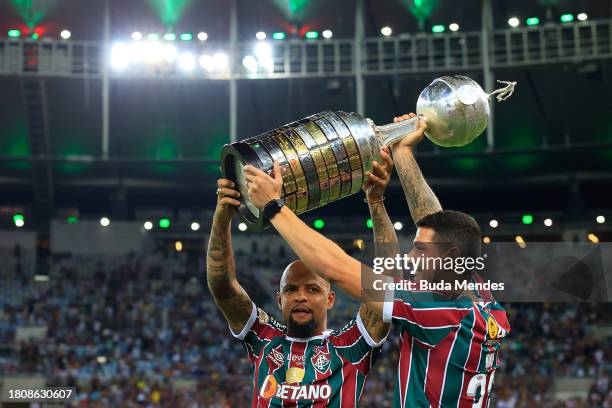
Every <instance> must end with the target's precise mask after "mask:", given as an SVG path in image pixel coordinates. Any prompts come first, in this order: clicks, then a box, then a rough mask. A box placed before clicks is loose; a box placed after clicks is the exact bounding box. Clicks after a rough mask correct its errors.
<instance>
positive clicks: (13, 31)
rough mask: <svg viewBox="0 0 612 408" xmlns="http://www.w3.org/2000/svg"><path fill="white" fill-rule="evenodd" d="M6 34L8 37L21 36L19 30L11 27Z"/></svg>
mask: <svg viewBox="0 0 612 408" xmlns="http://www.w3.org/2000/svg"><path fill="white" fill-rule="evenodd" d="M8 36H9V38H19V37H21V31H20V30H17V29H14V28H13V29H11V30H8Z"/></svg>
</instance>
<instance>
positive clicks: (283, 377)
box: [232, 304, 385, 408]
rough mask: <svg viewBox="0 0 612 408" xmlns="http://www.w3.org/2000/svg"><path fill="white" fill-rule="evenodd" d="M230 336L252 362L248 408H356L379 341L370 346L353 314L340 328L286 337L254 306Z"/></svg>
mask: <svg viewBox="0 0 612 408" xmlns="http://www.w3.org/2000/svg"><path fill="white" fill-rule="evenodd" d="M232 334H233V335H234V337H237V338H238V339H240V340H242V343H243V345H244V347H245V348H246V350H247V353H248V356H249V359H250V361H251V364H252V373H253V391H252V404H251V407H252V408H264V407H265V408H268V407H295V408H311V407H312V408H319V407H337V408H349V407H358V406H359V399H360V398H361V392H362V391H363V388H364V385H365V381H366V377H367V375H368V373H369V372H370V369H371V367H372V364H373V363H374V362H375V360H376V358H377V355H378V354H379V352H380V346H381V345H382V343H383V342H384V340H385V339H383V340H382V341H380V342H378V343H376V342H375V341H374V340H373V339H372V338H371V337H370V336H369V334H368V332H367V331H366V329H365V327H364V326H363V322H362V321H361V318H360V317H359V313H358V314H357V318H356V319H354V320H351V321H350V322H349V323H348V324H347V325H346V326H345V327H344V328H343V329H342V330H339V331H332V330H326V331H324V332H323V333H322V334H321V335H318V336H314V337H309V338H292V337H289V336H287V329H286V327H285V326H284V325H282V324H280V323H279V322H278V321H276V320H275V319H274V318H273V317H271V316H269V315H268V314H267V313H266V312H264V311H263V310H261V309H258V308H257V307H256V306H255V304H253V311H252V312H251V317H250V318H249V320H248V322H247V323H246V325H245V327H244V329H243V330H242V331H241V332H240V333H238V334H236V333H234V332H232Z"/></svg>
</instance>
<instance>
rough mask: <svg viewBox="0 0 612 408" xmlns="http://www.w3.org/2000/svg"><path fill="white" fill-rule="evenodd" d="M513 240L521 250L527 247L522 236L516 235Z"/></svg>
mask: <svg viewBox="0 0 612 408" xmlns="http://www.w3.org/2000/svg"><path fill="white" fill-rule="evenodd" d="M514 240H515V241H516V243H517V244H518V246H519V247H521V248H522V249H525V248H526V247H527V243H525V239H524V238H523V237H522V236H520V235H517V236H516V237H514Z"/></svg>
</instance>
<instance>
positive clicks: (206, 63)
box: [198, 54, 213, 71]
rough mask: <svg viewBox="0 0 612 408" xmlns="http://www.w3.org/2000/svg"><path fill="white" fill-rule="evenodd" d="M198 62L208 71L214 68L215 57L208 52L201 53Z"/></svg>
mask: <svg viewBox="0 0 612 408" xmlns="http://www.w3.org/2000/svg"><path fill="white" fill-rule="evenodd" d="M198 63H199V64H200V66H201V67H202V68H204V69H205V70H207V71H212V70H213V58H212V57H211V56H210V55H208V54H204V55H201V56H200V58H198Z"/></svg>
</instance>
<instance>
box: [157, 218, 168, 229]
mask: <svg viewBox="0 0 612 408" xmlns="http://www.w3.org/2000/svg"><path fill="white" fill-rule="evenodd" d="M159 227H160V228H169V227H170V220H169V219H168V218H162V219H160V220H159Z"/></svg>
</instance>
